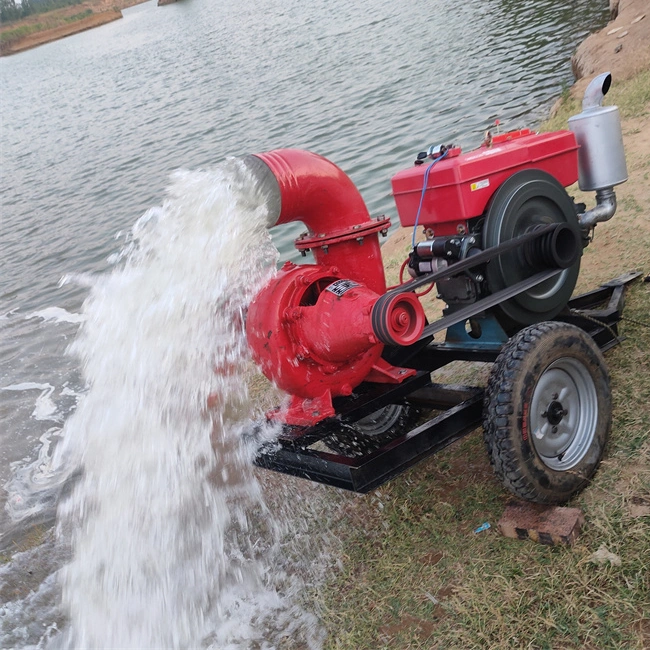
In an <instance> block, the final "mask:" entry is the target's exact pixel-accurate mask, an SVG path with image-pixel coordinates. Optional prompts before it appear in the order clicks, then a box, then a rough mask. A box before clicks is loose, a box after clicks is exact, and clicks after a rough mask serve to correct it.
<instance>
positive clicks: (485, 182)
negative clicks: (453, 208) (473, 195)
mask: <svg viewBox="0 0 650 650" xmlns="http://www.w3.org/2000/svg"><path fill="white" fill-rule="evenodd" d="M484 187H490V179H489V178H486V179H484V180H482V181H476V183H472V184H471V185H470V186H469V188H470V190H471V191H472V192H476V190H482V189H483V188H484Z"/></svg>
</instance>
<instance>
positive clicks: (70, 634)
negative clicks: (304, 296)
mask: <svg viewBox="0 0 650 650" xmlns="http://www.w3.org/2000/svg"><path fill="white" fill-rule="evenodd" d="M266 217H267V208H266V201H265V196H264V189H263V188H261V187H259V186H258V185H256V183H255V181H254V179H253V178H252V177H251V176H250V175H249V173H248V172H247V170H246V169H245V167H244V166H243V164H242V163H241V162H237V161H230V162H228V163H227V164H225V165H224V166H223V167H221V168H218V169H216V170H214V171H201V172H177V173H176V175H175V176H174V178H173V184H172V186H171V188H170V189H169V191H168V197H167V199H166V201H165V202H164V204H163V206H162V207H161V208H156V209H152V210H150V211H149V212H147V213H146V214H145V215H144V216H143V217H142V218H141V219H140V220H139V221H138V223H137V224H136V226H135V227H134V229H133V233H132V240H131V242H130V244H129V246H128V247H127V248H126V249H125V251H124V252H123V253H122V254H121V257H122V259H121V261H120V262H119V264H118V267H117V268H116V270H115V271H114V272H113V273H112V274H110V275H107V276H103V277H99V278H90V279H88V278H86V281H88V282H89V283H90V286H91V290H90V296H89V298H88V299H87V301H86V303H85V306H84V314H83V316H84V319H83V320H84V322H83V325H82V327H81V330H80V332H79V335H78V337H77V339H76V341H75V343H74V344H73V346H72V351H73V352H74V353H75V354H76V355H77V356H78V357H79V358H80V360H81V363H82V368H83V373H84V376H85V379H86V381H87V384H88V392H87V394H86V395H85V396H84V398H83V399H82V400H80V403H79V405H78V407H77V409H76V411H75V412H74V414H73V415H72V416H71V417H70V418H69V419H68V421H67V422H66V423H65V427H64V430H63V435H62V441H61V442H60V444H59V446H58V447H57V450H56V453H57V456H58V457H57V464H58V465H59V466H64V467H67V468H70V470H71V471H70V472H69V476H68V481H69V482H70V483H72V484H73V485H74V487H73V488H72V490H71V493H70V494H69V495H68V496H67V497H66V498H65V499H63V500H62V502H61V503H60V505H59V510H58V527H57V533H58V536H59V539H61V540H70V541H71V553H72V556H71V557H72V559H71V561H70V562H69V563H68V564H67V565H66V566H64V567H63V569H62V570H61V572H60V579H61V586H62V599H63V606H64V609H65V611H66V612H67V616H68V617H69V626H68V627H67V629H66V633H65V635H64V636H59V637H58V639H57V641H56V642H55V643H54V645H56V646H64V647H76V648H139V649H142V648H187V647H214V648H219V649H223V648H274V647H277V645H278V643H279V641H278V639H281V638H282V637H286V636H287V635H291V636H293V637H294V638H296V639H297V638H300V639H302V640H303V641H302V645H301V647H311V648H314V647H318V646H319V645H320V641H319V639H320V632H319V630H318V626H317V625H316V624H315V619H314V618H313V617H311V616H310V615H308V614H307V613H305V612H303V611H302V610H299V609H298V608H297V606H295V605H293V604H291V602H290V601H289V600H288V599H287V597H286V596H281V595H280V592H281V590H282V589H283V588H284V587H281V586H280V584H279V580H280V578H278V577H277V576H275V575H274V569H273V563H274V562H277V563H278V565H280V564H281V559H280V553H281V550H280V547H281V545H280V543H279V541H280V537H281V535H282V530H281V529H280V526H279V524H277V522H276V521H275V520H274V519H273V518H272V517H270V516H269V513H268V512H267V510H266V506H265V504H264V500H263V498H262V494H261V490H260V487H259V485H258V483H257V481H256V479H255V476H254V474H253V471H252V469H251V465H250V458H249V457H248V453H247V451H246V449H245V448H244V447H243V446H242V444H241V442H240V439H241V430H242V426H243V423H245V422H246V420H247V418H249V417H250V409H251V405H250V404H249V403H248V398H247V392H246V387H245V381H244V380H243V376H244V371H245V369H246V366H247V356H246V351H245V347H246V346H245V340H244V336H243V317H244V312H245V308H246V305H247V304H248V303H249V301H250V299H251V298H252V295H253V294H254V292H255V291H256V290H257V289H258V288H259V286H260V283H261V282H263V281H264V280H265V278H267V277H268V276H269V274H270V273H271V272H272V269H273V268H275V262H276V250H275V248H274V247H273V245H272V243H271V241H270V238H269V235H268V232H267V229H266V226H265V224H266ZM208 405H209V406H208ZM285 587H286V585H285Z"/></svg>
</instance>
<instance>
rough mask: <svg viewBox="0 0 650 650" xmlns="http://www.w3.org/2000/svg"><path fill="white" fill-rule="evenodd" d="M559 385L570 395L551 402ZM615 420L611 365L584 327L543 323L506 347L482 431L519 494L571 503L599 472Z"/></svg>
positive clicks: (497, 467) (501, 472) (501, 474)
mask: <svg viewBox="0 0 650 650" xmlns="http://www.w3.org/2000/svg"><path fill="white" fill-rule="evenodd" d="M558 386H559V387H560V393H562V394H564V395H565V397H561V396H560V395H559V394H558V393H557V392H554V394H553V395H552V396H551V397H549V394H550V393H551V392H552V391H556V389H557V387H558ZM562 400H564V406H563V405H562ZM567 406H568V408H567ZM563 409H565V410H563ZM540 411H541V413H540ZM553 413H557V417H555V416H553V419H552V415H553ZM611 420H612V398H611V392H610V387H609V373H608V371H607V366H606V364H605V361H604V359H603V355H602V353H601V351H600V350H599V349H598V347H597V346H596V344H595V343H594V341H593V340H592V338H591V337H590V336H589V335H588V334H586V333H585V332H584V331H583V330H581V329H580V328H578V327H576V326H574V325H569V324H567V323H560V322H543V323H539V324H537V325H532V326H529V327H527V328H525V329H523V330H522V331H521V332H519V333H518V334H517V335H516V336H514V337H513V338H511V339H510V340H509V341H508V343H507V344H506V345H505V346H504V348H503V349H502V351H501V353H500V355H499V357H498V358H497V360H496V362H495V364H494V366H493V368H492V372H491V375H490V379H489V382H488V387H487V389H486V393H485V402H484V410H483V434H484V439H485V444H486V447H487V451H488V454H489V457H490V462H491V463H492V466H493V468H494V471H495V473H496V475H497V476H498V478H499V479H500V480H501V481H502V482H503V484H504V485H505V487H506V488H508V489H509V490H510V491H511V492H513V493H514V494H515V495H517V496H518V497H521V498H522V499H526V500H528V501H534V502H536V503H546V504H560V503H564V502H566V501H568V500H569V499H570V498H571V497H572V496H573V495H575V494H576V493H577V492H579V491H580V490H582V489H583V488H584V487H585V486H586V485H587V484H588V482H589V480H590V478H591V477H592V476H593V474H594V473H595V471H596V469H597V467H598V465H599V463H600V461H601V459H602V456H603V453H604V451H605V447H606V445H607V440H608V437H609V431H610V428H611ZM555 424H557V425H558V426H554V427H553V426H551V425H555ZM553 429H555V431H553ZM558 429H560V432H559V433H558ZM562 436H564V437H562ZM571 436H573V437H571ZM567 440H568V441H569V442H568V443H567V442H566V441H567ZM560 443H561V444H560ZM565 443H566V444H567V447H566V449H565V450H564V451H560V450H563V449H564V444H565ZM549 449H551V450H552V453H550V452H549ZM556 452H560V453H557V455H556V456H553V454H555V453H556ZM544 454H546V455H544Z"/></svg>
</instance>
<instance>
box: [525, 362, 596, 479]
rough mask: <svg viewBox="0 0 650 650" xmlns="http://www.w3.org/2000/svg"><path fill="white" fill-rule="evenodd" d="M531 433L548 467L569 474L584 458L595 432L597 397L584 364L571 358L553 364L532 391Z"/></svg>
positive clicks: (534, 444) (534, 443) (536, 448)
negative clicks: (568, 470)
mask: <svg viewBox="0 0 650 650" xmlns="http://www.w3.org/2000/svg"><path fill="white" fill-rule="evenodd" d="M530 413H531V415H530V430H531V431H532V436H531V438H532V442H533V446H534V447H535V450H536V451H537V453H538V454H539V456H540V458H541V460H542V461H543V462H544V464H545V465H547V466H548V467H550V468H551V469H554V470H556V471H566V470H567V469H570V468H571V467H573V466H575V465H576V464H578V463H579V462H580V460H581V459H582V458H583V456H584V455H585V453H587V450H588V449H589V446H590V444H591V441H592V439H593V437H594V433H595V429H596V414H597V397H596V391H595V387H594V383H593V380H592V379H591V377H590V376H589V374H588V372H587V371H586V369H585V368H584V366H583V365H581V364H579V363H577V362H576V361H575V360H573V359H571V358H562V359H558V360H556V361H555V362H553V363H552V364H551V365H550V366H549V367H548V368H547V369H546V370H545V371H544V372H543V373H542V375H541V376H540V378H539V380H538V382H537V385H536V386H535V389H534V391H533V396H532V402H531V411H530Z"/></svg>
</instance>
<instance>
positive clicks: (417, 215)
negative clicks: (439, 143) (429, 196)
mask: <svg viewBox="0 0 650 650" xmlns="http://www.w3.org/2000/svg"><path fill="white" fill-rule="evenodd" d="M448 153H449V149H447V151H445V153H443V154H442V156H440V157H439V158H435V159H434V161H433V162H432V163H431V164H430V165H429V166H428V167H427V168H426V169H425V170H424V183H423V184H422V194H421V196H420V205H419V206H418V212H417V214H416V215H415V224H414V225H413V237H412V238H411V246H413V248H415V235H416V234H417V229H418V221H419V220H420V212H421V211H422V203H423V202H424V195H425V194H426V191H427V185H428V184H429V172H430V171H431V168H432V167H433V166H434V165H435V164H436V163H437V162H440V161H441V160H442V159H443V158H444V157H445V156H446V155H447V154H448Z"/></svg>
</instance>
